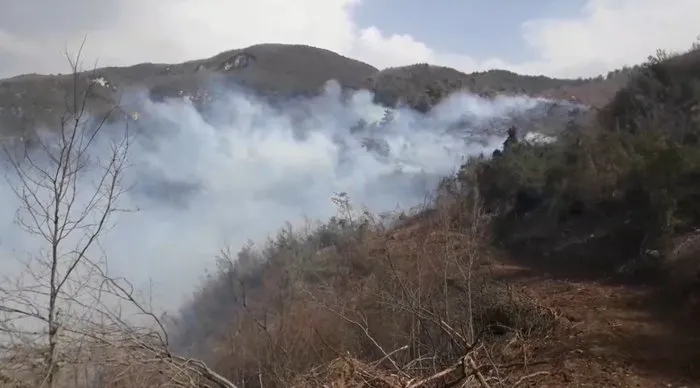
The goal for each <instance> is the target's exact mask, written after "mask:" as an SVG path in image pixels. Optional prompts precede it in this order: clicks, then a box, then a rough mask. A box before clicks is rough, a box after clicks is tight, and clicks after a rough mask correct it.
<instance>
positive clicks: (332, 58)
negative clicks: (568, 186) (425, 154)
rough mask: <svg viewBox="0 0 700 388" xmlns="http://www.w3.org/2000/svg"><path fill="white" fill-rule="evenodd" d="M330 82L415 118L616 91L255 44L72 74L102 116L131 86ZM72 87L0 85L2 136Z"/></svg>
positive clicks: (40, 79)
mask: <svg viewBox="0 0 700 388" xmlns="http://www.w3.org/2000/svg"><path fill="white" fill-rule="evenodd" d="M331 79H333V80H336V81H338V83H339V84H340V85H341V87H342V88H344V89H350V90H357V89H366V90H369V91H372V92H374V93H375V99H376V101H377V102H378V103H381V104H383V105H385V106H389V107H393V106H396V105H397V104H398V103H403V104H405V105H407V106H409V107H411V108H413V109H416V110H419V111H422V112H425V111H427V110H429V109H431V107H433V106H434V105H435V104H436V103H437V102H439V101H440V100H441V99H442V98H444V97H445V96H447V95H449V94H450V93H453V92H455V91H458V90H465V91H469V92H472V93H477V94H480V95H484V96H491V95H494V94H501V93H504V94H525V95H530V96H545V97H548V98H555V99H570V98H571V97H572V96H575V98H576V100H577V101H579V102H581V103H583V104H586V105H591V106H597V105H600V104H601V103H604V102H605V101H607V100H608V99H609V98H611V97H612V95H613V94H614V92H615V91H616V90H617V89H616V86H615V85H616V83H614V82H607V83H606V81H602V80H563V79H553V78H548V77H544V76H538V77H533V76H521V75H518V74H515V73H512V72H508V71H502V70H491V71H485V72H477V73H472V74H465V73H462V72H460V71H458V70H455V69H452V68H448V67H442V66H433V65H428V64H414V65H407V66H402V67H395V68H388V69H384V70H379V69H377V68H375V67H373V66H371V65H368V64H366V63H363V62H360V61H358V60H355V59H352V58H348V57H344V56H342V55H339V54H337V53H334V52H332V51H329V50H325V49H320V48H316V47H311V46H306V45H286V44H258V45H254V46H250V47H246V48H242V49H235V50H230V51H225V52H222V53H219V54H217V55H214V56H212V57H210V58H206V59H198V60H191V61H187V62H183V63H178V64H158V63H141V64H136V65H133V66H126V67H104V68H97V69H93V70H86V71H83V72H82V73H80V74H79V80H78V86H79V89H81V88H82V89H85V88H87V87H88V85H91V84H94V86H95V87H94V89H93V91H92V93H91V94H92V98H91V100H90V101H89V104H88V105H89V108H90V109H91V110H94V111H96V112H98V113H102V112H105V111H107V110H108V109H110V108H111V107H112V106H114V104H115V103H116V102H117V101H118V100H119V96H120V94H121V93H122V92H124V91H127V90H130V89H134V88H145V89H146V90H148V92H149V94H150V96H151V98H153V99H155V100H160V99H163V98H168V97H181V96H189V97H190V98H191V99H192V100H193V102H195V103H202V102H204V101H205V100H206V99H207V96H208V94H210V93H211V90H209V89H210V88H211V86H212V84H213V83H216V84H223V85H229V86H232V87H234V86H235V87H238V88H243V89H245V90H249V91H252V92H254V93H256V94H259V95H261V96H265V97H267V98H273V99H282V100H284V99H287V98H292V97H298V96H311V95H315V94H317V93H319V92H320V91H321V90H322V88H323V86H324V84H325V83H326V82H327V81H328V80H331ZM603 84H604V85H603ZM72 85H73V79H72V76H71V75H62V74H57V75H40V74H25V75H19V76H16V77H12V78H8V79H4V80H0V128H2V131H4V132H5V133H6V134H7V133H11V134H17V133H23V132H26V131H31V130H32V129H34V128H36V127H38V126H42V125H48V126H51V125H55V124H56V122H57V119H58V116H59V112H60V111H61V108H62V107H63V104H64V101H65V98H66V96H67V95H68V94H70V92H71V87H72ZM578 91H581V93H578Z"/></svg>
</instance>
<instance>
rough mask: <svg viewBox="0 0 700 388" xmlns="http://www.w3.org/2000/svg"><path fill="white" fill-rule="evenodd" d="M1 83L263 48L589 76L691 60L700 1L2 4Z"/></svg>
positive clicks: (99, 0) (79, 0)
mask: <svg viewBox="0 0 700 388" xmlns="http://www.w3.org/2000/svg"><path fill="white" fill-rule="evenodd" d="M0 7H2V8H1V9H2V13H0V58H3V60H2V63H0V77H8V76H13V75H18V74H24V73H30V72H38V73H60V72H67V71H68V65H67V62H66V59H65V57H64V52H65V50H66V48H68V49H69V51H75V50H76V49H77V47H78V45H79V44H80V42H81V41H82V39H83V37H85V36H87V39H88V41H87V45H86V48H85V58H86V61H88V60H89V63H90V64H94V63H95V62H97V63H98V64H99V65H101V66H108V65H130V64H135V63H141V62H169V63H174V62H181V61H185V60H190V59H199V58H206V57H210V56H212V55H215V54H217V53H219V52H222V51H226V50H231V49H236V48H243V47H246V46H249V45H252V44H257V43H301V44H308V45H312V46H318V47H323V48H326V49H329V50H333V51H335V52H338V53H340V54H343V55H347V56H350V57H353V58H356V59H359V60H362V61H365V62H367V63H370V64H372V65H374V66H376V67H379V68H384V67H391V66H401V65H406V64H411V63H416V62H428V63H432V64H436V65H444V66H451V67H454V68H457V69H459V70H462V71H466V72H472V71H478V70H487V69H492V68H502V69H508V70H512V71H516V72H519V73H524V74H544V75H548V76H556V77H586V76H595V75H598V74H601V73H605V72H607V71H608V70H611V69H614V68H618V67H621V66H623V65H626V64H634V63H638V62H640V61H642V60H644V59H645V58H646V57H647V56H648V55H649V54H651V53H654V52H655V51H656V50H657V49H659V48H662V49H667V50H683V49H686V48H687V47H689V46H690V45H691V44H692V43H693V42H694V41H695V40H696V38H697V36H698V34H700V1H697V0H664V1H661V0H559V1H554V0H529V1H516V0H431V1H424V0H294V1H291V0H256V1H244V0H149V1H143V0H65V1H60V2H59V1H50V0H24V1H16V0H0Z"/></svg>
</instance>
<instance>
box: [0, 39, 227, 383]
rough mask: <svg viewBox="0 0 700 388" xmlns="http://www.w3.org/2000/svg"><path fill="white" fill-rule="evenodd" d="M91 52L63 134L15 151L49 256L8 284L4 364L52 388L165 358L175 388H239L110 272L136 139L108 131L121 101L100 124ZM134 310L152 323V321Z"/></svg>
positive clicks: (28, 212)
mask: <svg viewBox="0 0 700 388" xmlns="http://www.w3.org/2000/svg"><path fill="white" fill-rule="evenodd" d="M83 44H84V42H83ZM82 49H83V45H81V46H80V50H79V51H78V54H77V55H76V57H75V59H72V58H71V57H70V55H66V56H67V58H68V60H69V63H70V66H71V70H72V75H71V78H70V79H69V80H68V81H69V82H70V85H71V87H70V88H69V89H70V90H69V92H68V95H67V98H66V102H67V103H66V106H65V110H64V112H63V115H62V117H61V118H60V121H59V123H58V125H57V131H54V132H50V133H37V136H36V137H35V138H34V141H33V142H32V143H31V144H27V143H25V144H21V145H19V147H18V148H19V149H17V148H14V147H13V148H11V147H9V146H6V147H5V151H6V155H7V161H8V163H9V167H10V171H11V172H12V175H11V176H8V181H9V183H10V184H11V186H12V189H13V191H14V193H15V195H16V197H17V199H18V200H19V203H20V208H19V209H18V211H17V217H16V221H17V223H18V225H20V226H21V227H22V228H23V229H24V230H25V231H26V232H28V234H29V236H30V237H31V238H32V239H33V241H32V242H36V244H37V245H36V246H40V247H41V249H40V250H39V253H38V254H33V255H31V256H28V258H27V259H26V260H25V261H24V262H23V265H24V272H23V274H22V276H19V277H17V278H16V279H5V284H3V285H0V333H1V334H2V335H4V338H2V340H3V342H2V343H1V344H2V345H3V346H4V347H5V349H2V350H0V354H7V355H8V357H9V358H8V359H7V360H0V362H3V363H4V364H5V365H10V364H11V363H9V362H6V361H14V362H15V364H16V365H15V366H16V367H17V368H16V369H14V370H12V371H11V372H12V374H13V378H15V379H16V378H18V377H25V376H20V375H21V373H20V372H21V371H24V372H25V374H29V375H33V376H35V378H36V376H38V378H39V379H38V380H34V381H32V382H31V384H32V385H33V386H42V387H44V386H45V387H50V388H53V387H56V386H59V385H61V379H63V380H65V379H66V375H67V373H64V374H61V373H59V372H61V371H62V367H63V366H68V365H78V364H80V365H93V366H94V364H95V360H96V359H97V358H99V357H102V359H103V360H104V361H105V362H109V363H111V364H110V365H109V367H114V368H118V367H120V366H124V365H126V364H128V365H126V366H124V368H126V367H129V368H133V366H134V365H136V366H143V365H145V364H146V363H147V362H149V363H150V364H153V360H156V361H157V362H156V363H155V364H154V365H157V368H158V369H159V370H158V372H159V373H156V374H157V375H163V374H165V375H166V378H167V380H170V381H171V384H174V386H193V385H194V384H195V383H196V377H198V376H199V377H202V378H207V379H209V380H210V381H214V382H215V383H216V384H217V385H218V386H220V387H227V388H233V387H234V385H233V384H231V383H230V382H228V381H227V380H226V379H224V378H223V377H221V376H219V375H218V374H216V373H215V372H213V371H212V370H211V369H209V368H208V367H207V366H206V365H205V364H204V363H202V362H200V361H197V360H189V359H185V358H183V357H178V356H176V355H173V354H171V353H170V351H169V349H168V337H167V332H166V330H165V327H164V325H163V324H162V323H161V321H160V319H159V317H158V316H157V315H156V314H155V313H154V312H153V310H152V308H150V306H148V304H147V303H145V302H143V301H141V300H139V298H137V297H136V296H135V292H134V289H133V287H132V286H131V284H129V283H128V281H126V279H121V278H115V277H112V276H110V274H109V273H108V271H107V268H108V267H107V261H106V258H105V257H104V254H103V253H102V252H101V249H100V239H101V237H103V235H104V234H105V233H106V232H107V231H108V230H109V228H110V227H111V226H112V224H113V222H114V219H113V218H114V215H115V214H116V213H118V212H120V211H125V210H126V209H122V208H120V207H119V203H120V201H119V200H120V197H121V196H122V195H123V194H124V193H125V192H126V191H127V189H128V185H127V184H126V182H125V180H124V172H125V170H126V169H127V167H128V150H129V145H130V142H131V141H132V138H133V136H132V134H131V133H130V131H129V126H128V121H126V124H125V125H124V127H123V132H120V131H119V130H118V128H117V127H116V126H108V125H106V123H107V121H108V119H110V117H112V115H113V114H115V113H116V112H119V110H118V108H117V106H116V104H114V105H115V106H114V107H112V108H111V109H109V110H108V111H107V112H105V113H104V114H102V115H100V116H99V117H97V118H95V117H94V116H93V117H91V113H92V112H90V113H89V111H90V109H88V108H89V105H90V103H91V101H93V100H94V99H93V98H92V97H93V94H94V88H95V87H96V84H95V83H94V82H92V81H91V80H92V79H93V78H94V77H89V76H87V74H85V73H83V72H81V71H80V56H81V53H82ZM107 128H109V131H108V130H107ZM125 311H130V312H132V313H134V314H137V315H140V316H142V317H143V316H145V317H146V318H147V321H148V323H141V322H139V321H136V320H134V319H133V315H132V316H131V317H129V316H127V315H126V314H125V313H124V312H125ZM20 355H23V356H24V357H23V358H20V357H19V356H20ZM37 356H38V357H37ZM32 364H35V365H32ZM105 365H106V364H103V365H102V366H101V367H102V369H103V370H105ZM0 368H1V367H0ZM93 369H95V368H93ZM106 369H109V368H106ZM124 370H125V369H124ZM18 371H20V372H18ZM39 372H40V373H39ZM93 372H94V370H93ZM93 374H94V373H93ZM178 375H179V377H178ZM183 376H184V377H183ZM2 377H3V376H0V379H1V378H2ZM71 378H74V379H75V381H71V383H70V385H71V386H76V387H77V386H79V385H78V384H79V383H78V382H77V377H75V376H72V377H71ZM161 378H162V377H161ZM88 380H89V378H88V377H86V378H85V381H83V383H84V384H86V385H87V384H89V383H90V382H89V381H88ZM144 384H146V382H144ZM100 385H102V386H105V385H106V383H101V384H100ZM171 386H172V385H171Z"/></svg>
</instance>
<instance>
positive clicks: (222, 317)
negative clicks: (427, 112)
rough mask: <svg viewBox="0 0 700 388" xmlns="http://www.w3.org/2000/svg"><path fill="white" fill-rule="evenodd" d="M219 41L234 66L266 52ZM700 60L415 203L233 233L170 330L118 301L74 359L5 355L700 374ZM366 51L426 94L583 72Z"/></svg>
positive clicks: (421, 383) (246, 370) (286, 367)
mask: <svg viewBox="0 0 700 388" xmlns="http://www.w3.org/2000/svg"><path fill="white" fill-rule="evenodd" d="M269 48H270V49H273V48H274V47H272V46H271V47H269ZM280 50H281V51H284V50H286V49H282V48H280ZM281 51H278V53H279V52H281ZM328 55H330V54H328ZM224 58H229V59H231V57H230V56H228V55H223V54H222V56H221V57H220V58H219V59H217V61H218V62H217V63H219V64H220V65H221V66H223V68H224V69H226V68H227V67H229V66H228V64H230V65H231V68H233V67H236V66H237V65H236V63H238V66H242V65H241V63H248V64H250V63H254V61H259V60H260V59H259V58H257V57H255V58H257V59H255V58H254V56H250V57H248V56H246V57H244V59H242V60H240V61H243V62H240V61H237V60H236V58H233V59H231V60H230V61H229V59H226V60H225V61H224V62H221V61H220V60H223V59H224ZM250 60H252V61H253V62H247V61H250ZM226 61H228V62H226ZM698 65H700V56H699V55H698V51H691V52H689V53H685V54H682V55H678V56H667V55H661V56H659V57H656V58H650V60H649V62H648V63H645V64H643V65H641V66H638V67H636V68H635V69H632V70H630V71H629V72H628V73H626V74H625V77H627V79H628V80H627V82H626V84H625V86H624V88H623V89H622V90H619V91H617V92H616V94H615V95H614V96H613V97H614V98H612V101H611V102H610V103H609V104H607V105H605V106H604V107H603V109H600V110H599V111H598V113H597V117H595V120H591V121H590V122H586V123H585V124H578V125H570V126H569V127H568V128H558V129H555V130H552V133H559V136H558V139H557V141H555V142H553V143H548V144H537V143H535V144H533V143H526V142H523V141H521V140H519V139H520V137H519V136H518V134H517V128H513V129H512V130H511V131H510V136H509V138H508V139H507V140H506V142H505V143H504V145H503V149H502V150H499V151H498V152H495V153H494V154H493V155H482V156H481V157H477V158H473V159H471V160H469V161H468V162H467V163H465V164H464V165H463V166H461V168H460V169H459V171H458V173H456V174H455V175H454V176H450V177H445V179H444V180H443V182H442V183H441V184H440V185H439V187H437V188H436V191H435V195H434V197H433V198H431V200H430V201H427V202H426V203H425V204H424V206H421V207H419V208H416V209H406V210H405V211H404V212H402V213H396V214H395V213H392V214H383V215H375V214H371V213H369V212H367V211H364V210H363V209H361V207H359V206H358V205H357V204H353V203H352V198H348V197H347V195H345V194H344V193H338V194H337V195H336V196H335V197H333V198H332V200H333V201H334V203H335V204H336V205H337V208H338V214H337V216H336V217H333V218H332V219H330V220H328V221H327V222H323V223H318V224H309V225H307V227H306V228H301V229H294V228H291V227H289V226H287V227H283V228H282V229H281V230H280V231H279V233H278V234H277V235H276V236H274V237H272V238H270V240H269V241H268V242H267V243H266V244H263V245H262V246H256V245H254V244H252V243H251V244H250V245H249V246H247V247H245V248H244V249H241V250H240V251H239V252H231V251H227V250H224V251H222V253H221V256H220V257H219V270H218V272H217V273H214V274H211V275H210V276H209V278H208V279H207V280H206V281H204V282H203V284H202V285H201V287H200V288H199V289H198V290H197V292H196V293H195V294H194V295H192V298H191V300H190V301H189V303H187V304H186V305H185V306H183V308H182V309H181V311H180V314H179V315H178V316H177V317H174V318H172V319H170V320H168V322H167V324H168V326H169V330H168V332H169V334H170V336H169V337H168V336H155V335H151V333H150V332H149V333H148V334H147V335H142V334H141V332H140V331H139V330H136V329H130V328H128V325H126V324H125V323H124V321H123V320H121V318H120V317H119V316H118V317H117V318H116V319H115V318H113V317H112V316H111V315H110V317H111V318H112V319H114V320H115V321H116V324H115V325H116V326H117V328H118V329H119V330H117V329H114V328H113V327H112V326H109V325H108V326H107V329H110V330H112V331H108V332H107V334H105V333H104V332H105V331H107V329H104V328H103V327H102V326H101V325H99V324H97V323H96V324H95V327H96V328H95V327H89V328H90V329H93V330H94V331H97V330H102V331H99V332H98V334H100V335H99V336H98V335H95V336H96V337H98V340H95V342H94V343H92V342H89V341H86V343H87V344H89V345H92V346H95V348H94V349H96V350H91V349H92V348H89V349H90V350H88V351H86V353H82V352H81V356H82V357H84V358H81V359H80V362H81V364H79V366H78V367H75V369H71V366H70V365H66V364H61V365H60V368H61V369H60V372H61V373H63V374H61V373H59V372H51V370H52V369H51V368H52V367H53V360H54V359H53V358H52V359H49V357H48V356H43V353H31V352H29V354H30V356H27V357H26V358H24V359H21V358H18V357H15V356H14V355H12V356H11V357H9V358H8V362H7V364H8V365H14V364H22V363H25V364H29V363H30V362H31V363H35V364H37V365H39V366H38V367H36V370H40V371H44V370H45V369H40V368H45V367H46V365H44V364H47V365H48V369H49V372H45V371H44V372H42V373H45V374H46V375H47V376H52V379H51V383H50V385H51V386H52V387H60V386H73V387H77V386H80V387H82V386H85V387H91V386H99V387H113V388H137V387H152V386H167V387H205V386H207V387H208V386H216V387H226V388H234V387H260V388H262V387H292V388H294V387H298V388H306V387H319V388H320V387H338V388H341V387H342V388H349V387H382V388H419V387H481V388H491V387H601V386H604V387H614V386H617V387H642V388H647V387H648V388H651V387H682V386H685V387H694V386H698V383H697V382H698V381H700V368H698V366H699V365H700V350H699V349H700V346H698V345H700V329H698V325H697V322H698V319H700V306H699V305H698V299H700V298H698V295H699V292H700V260H699V259H698V249H700V244H698V241H700V235H699V234H698V232H697V230H698V229H697V228H698V227H700V225H699V223H700V208H699V207H698V206H700V205H698V204H699V203H700V202H699V201H698V199H700V180H698V179H695V178H697V177H698V176H700V144H699V143H698V142H699V140H698V139H699V138H698V131H699V130H700V127H699V126H700V122H699V120H698V103H699V102H700V87H699V86H698V85H700V84H699V83H698V81H700V77H698V75H699V74H697V73H696V71H695V69H697V68H698ZM144 66H145V65H144ZM149 66H150V65H149ZM154 66H155V65H154ZM251 66H253V65H251ZM352 66H358V67H362V66H361V65H358V64H354V65H352ZM146 68H148V66H146ZM231 68H229V69H227V70H225V71H228V70H230V69H231ZM364 69H365V70H366V71H367V73H368V75H366V76H363V77H366V78H365V79H366V80H367V81H368V82H370V81H371V82H372V83H373V84H374V86H373V87H375V88H377V90H381V91H382V92H381V93H379V95H380V98H392V99H395V100H396V101H399V100H401V99H402V98H403V97H402V96H405V95H411V96H413V95H415V93H417V94H421V93H427V97H426V98H427V99H428V100H426V99H425V98H422V97H421V98H417V99H415V100H410V101H409V103H411V104H417V108H419V109H422V108H421V106H423V105H422V104H424V103H425V104H427V105H426V106H428V105H430V104H432V103H434V102H435V101H437V100H438V99H439V98H440V95H442V94H443V93H447V91H448V90H450V88H459V87H461V86H460V85H463V84H461V82H464V83H466V84H470V83H471V85H472V87H473V88H475V89H479V88H483V90H482V89H479V90H480V91H483V92H485V93H486V92H488V91H489V90H491V91H493V90H499V91H508V90H510V88H514V89H518V88H521V86H516V85H521V84H519V82H521V81H522V82H523V84H522V85H529V86H528V87H530V88H533V89H532V90H536V91H534V92H533V93H546V92H547V91H548V90H549V91H551V90H552V89H551V88H558V87H561V88H565V87H574V86H576V85H579V84H581V83H582V82H583V81H567V82H566V83H563V84H557V82H558V81H556V80H548V79H545V78H542V77H534V78H533V77H530V78H519V77H518V76H514V75H512V74H510V73H507V72H498V71H495V72H487V73H483V74H482V75H475V76H474V77H476V79H477V80H474V81H470V78H469V77H468V76H466V77H464V76H463V75H461V73H458V72H456V71H454V70H451V69H444V68H435V67H430V66H426V65H416V66H413V67H408V68H404V69H390V70H385V71H383V72H380V73H376V74H375V73H372V72H370V69H367V68H364ZM195 70H196V66H195ZM365 70H363V71H365ZM171 71H172V69H171ZM202 71H205V70H202ZM244 71H245V70H244ZM369 73H372V74H369ZM485 74H488V75H485ZM478 77H496V78H497V79H499V80H501V81H499V82H503V85H506V86H503V88H504V90H500V89H499V88H500V86H494V85H495V82H496V81H489V82H488V84H489V85H490V86H488V87H487V86H483V85H482V86H478V85H480V84H479V82H478V79H479V78H478ZM612 78H614V77H612ZM358 79H359V78H358ZM425 79H431V80H435V82H436V83H431V82H425ZM471 79H474V78H471ZM482 79H484V78H482ZM615 79H616V80H617V81H616V82H620V81H619V78H615ZM319 80H320V79H319ZM347 82H349V81H347ZM588 82H605V80H593V81H588ZM410 85H418V86H415V87H412V86H410ZM556 85H560V86H556ZM562 85H564V86H562ZM589 85H590V83H589ZM431 88H432V89H431ZM426 89H427V90H426ZM486 89H489V90H486ZM562 90H564V89H562ZM562 90H559V91H557V92H556V93H561V92H562ZM611 90H612V89H611ZM520 91H522V90H520ZM520 91H518V90H515V92H520ZM566 91H567V92H568V90H566ZM382 93H386V95H385V96H384V97H381V95H382ZM387 96H388V97H387ZM411 101H412V102H411ZM101 287H102V285H100V289H101ZM120 291H122V292H123V291H124V290H123V289H121V290H120ZM122 295H123V293H122ZM130 298H132V294H130V293H128V292H127V293H126V299H128V300H129V301H130V302H134V299H130ZM162 321H165V318H162ZM51 324H52V323H51V322H49V328H50V329H49V335H53V333H56V332H57V330H56V331H54V330H53V327H54V326H51ZM124 327H127V329H124ZM81 334H82V333H81ZM162 337H168V338H166V339H163V338H162ZM81 338H82V337H81ZM105 338H107V339H105ZM90 339H92V337H90ZM159 341H160V342H159ZM156 343H167V344H169V345H170V348H165V349H161V348H158V347H157V346H156V345H155V344H156ZM80 344H81V349H82V342H81V343H80ZM114 344H118V345H114ZM76 348H77V346H74V347H70V346H68V347H67V349H68V350H70V351H76V352H78V350H80V349H76ZM61 349H62V351H65V349H66V348H61ZM21 350H24V349H21ZM40 350H42V351H43V348H40ZM173 352H176V353H173ZM52 354H53V355H52V356H51V357H55V358H56V359H58V358H60V357H59V356H65V355H64V354H62V353H58V352H54V353H52ZM176 354H180V355H186V356H188V357H195V358H196V360H195V359H190V358H185V357H182V356H177V355H176ZM68 356H69V355H68ZM68 356H65V357H68ZM42 357H43V360H44V364H42V362H41V361H36V359H39V360H41V359H42ZM86 359H87V361H85V360H86ZM98 359H99V360H100V362H102V363H101V364H98V363H97V361H96V360H98ZM47 360H48V361H47ZM199 360H202V361H199ZM13 363H14V364H13ZM56 364H58V362H56ZM32 365H33V364H32ZM76 365H78V364H76ZM83 366H84V367H85V369H86V370H87V371H82V370H80V371H78V370H77V369H79V368H80V367H83ZM57 368H58V367H57ZM71 373H73V374H75V375H76V376H77V375H81V376H87V377H83V378H84V380H81V381H87V383H84V384H83V383H82V382H81V383H80V384H79V383H78V382H77V381H78V378H77V377H75V379H74V380H70V378H71V377H72V374H71ZM29 374H30V375H31V373H29ZM17 375H19V373H16V374H15V375H13V376H11V377H8V376H6V374H5V371H4V369H3V368H0V385H2V384H5V385H6V386H8V387H10V386H12V387H19V386H37V384H38V383H35V384H34V385H32V384H24V385H21V384H20V383H17V380H19V379H20V378H19V377H17ZM35 375H38V373H35ZM66 376H67V377H66ZM212 376H213V377H214V378H212ZM20 377H26V376H20ZM30 377H32V376H30ZM39 377H42V376H39ZM205 379H208V381H210V384H208V385H205V383H203V382H202V381H203V380H205ZM28 380H29V381H34V382H37V381H39V382H40V381H42V380H41V379H40V378H37V377H36V376H33V380H32V379H31V378H28ZM54 381H55V383H54ZM59 381H60V382H62V383H63V385H60V384H59V383H58V382H59ZM211 382H216V385H212V384H214V383H211ZM44 386H46V384H44Z"/></svg>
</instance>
